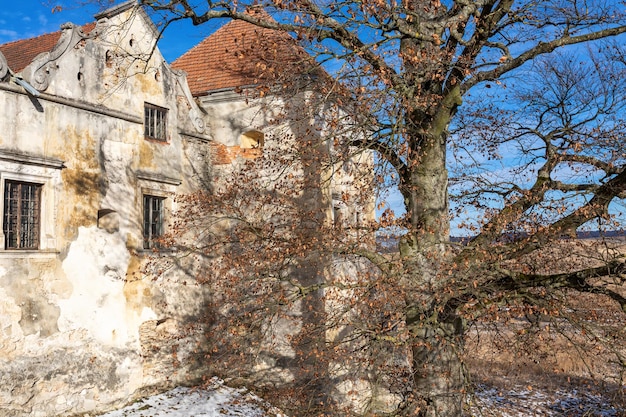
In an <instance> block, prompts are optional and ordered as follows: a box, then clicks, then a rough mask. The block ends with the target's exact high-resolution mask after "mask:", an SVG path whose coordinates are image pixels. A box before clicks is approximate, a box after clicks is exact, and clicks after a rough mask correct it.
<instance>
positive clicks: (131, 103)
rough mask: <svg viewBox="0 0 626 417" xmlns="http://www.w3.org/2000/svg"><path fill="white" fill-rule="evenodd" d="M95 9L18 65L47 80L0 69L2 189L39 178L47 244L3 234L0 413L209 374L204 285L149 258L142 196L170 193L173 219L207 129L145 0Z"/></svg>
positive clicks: (109, 398) (196, 168)
mask: <svg viewBox="0 0 626 417" xmlns="http://www.w3.org/2000/svg"><path fill="white" fill-rule="evenodd" d="M97 19H98V22H97V25H96V27H95V29H94V30H93V31H92V32H90V33H89V34H85V33H82V32H81V30H80V29H79V28H78V27H75V26H72V25H68V26H66V27H65V29H64V30H63V33H62V35H61V38H60V40H59V42H58V44H57V46H56V47H55V48H54V49H53V50H52V51H50V52H48V53H44V54H42V55H39V56H38V57H37V58H35V59H34V61H33V62H32V63H31V64H30V65H29V66H28V67H26V68H25V69H24V70H23V71H22V76H23V78H24V79H25V80H26V81H27V82H28V83H29V84H30V85H31V86H33V87H34V88H35V89H37V90H38V91H39V93H38V95H37V96H33V95H29V94H27V93H26V91H25V90H24V89H23V88H22V87H20V86H18V85H17V84H15V83H14V82H13V81H12V80H11V77H10V75H9V74H8V73H7V74H5V75H4V78H3V79H2V81H1V82H0V108H2V110H3V112H2V115H1V116H0V195H2V196H4V188H5V184H6V180H18V181H24V182H27V183H33V184H37V185H38V186H40V189H41V196H40V207H41V218H40V231H39V236H38V239H39V248H38V249H36V250H24V249H5V246H4V244H2V245H1V246H0V368H1V369H2V372H1V373H0V410H1V411H0V414H2V415H3V416H54V415H72V414H75V413H78V412H90V411H93V410H95V409H99V410H100V411H102V410H104V409H106V408H111V407H114V406H117V405H120V404H122V403H124V402H126V401H128V400H129V398H131V397H132V396H133V395H138V394H139V393H141V392H142V391H145V390H146V389H149V387H158V386H164V385H171V384H175V383H181V382H185V381H189V380H190V379H191V378H194V377H197V376H199V375H200V373H198V372H195V371H198V370H200V367H201V366H202V363H201V362H200V361H199V360H200V359H199V360H195V359H193V358H192V356H193V357H197V358H202V343H201V340H198V339H194V338H190V337H189V334H190V333H193V334H196V335H200V337H201V335H202V332H201V331H200V332H190V331H189V329H188V323H189V322H190V321H194V320H195V321H196V322H198V323H201V322H202V316H203V315H204V314H205V302H206V300H207V296H208V294H207V291H206V289H204V288H203V287H200V286H197V285H194V277H192V276H187V275H185V273H184V272H182V271H181V270H178V271H175V273H174V272H173V273H169V274H164V275H161V276H160V277H159V278H158V279H156V280H153V278H152V277H148V276H146V275H145V274H143V273H142V271H143V269H142V268H145V265H146V264H147V262H149V260H150V257H151V256H152V255H153V254H152V252H151V251H150V250H144V248H143V236H142V227H143V210H142V204H143V195H144V194H149V195H154V196H159V197H163V198H164V199H165V200H164V207H165V210H166V218H165V222H166V224H167V222H168V217H167V216H168V213H170V212H171V211H172V210H173V209H175V202H174V198H173V197H174V195H175V194H176V193H183V192H187V191H189V190H190V189H195V188H197V187H198V186H200V185H203V186H205V185H207V181H208V180H210V176H211V173H210V166H209V164H208V161H209V151H208V150H209V145H208V141H209V136H208V130H207V129H206V128H205V127H204V125H205V121H204V120H203V119H202V113H201V112H200V110H199V108H198V107H197V105H196V104H195V102H194V101H193V100H192V99H191V94H190V93H189V90H188V88H187V85H186V81H185V78H184V76H183V75H182V74H180V73H177V72H175V71H173V70H171V69H170V67H169V65H168V64H167V63H166V62H165V61H164V59H163V57H162V56H161V54H160V52H159V51H158V49H157V48H155V46H154V45H155V36H156V31H155V29H154V27H153V25H152V23H151V22H150V20H149V19H148V18H147V16H146V15H145V13H144V12H143V11H142V10H141V9H139V8H137V7H135V6H134V2H128V3H124V4H122V5H121V6H118V7H116V8H114V9H111V10H109V11H107V12H105V13H103V14H101V15H99V16H97ZM0 61H2V60H1V59H0ZM144 103H150V104H153V105H156V106H159V107H162V108H165V109H167V136H166V140H165V141H157V140H148V139H146V138H145V137H144ZM190 148H193V152H191V153H190V152H188V151H189V149H190ZM190 154H191V155H192V156H193V158H190V157H189V156H190ZM197 155H206V156H207V157H206V158H200V159H199V158H197ZM4 210H5V209H4V207H3V206H2V205H0V214H2V213H4ZM0 240H2V239H0ZM0 243H4V242H3V241H2V242H0ZM183 281H184V284H185V285H183V284H182V282H183ZM198 326H200V324H198ZM196 330H197V329H196ZM194 372H195V373H194Z"/></svg>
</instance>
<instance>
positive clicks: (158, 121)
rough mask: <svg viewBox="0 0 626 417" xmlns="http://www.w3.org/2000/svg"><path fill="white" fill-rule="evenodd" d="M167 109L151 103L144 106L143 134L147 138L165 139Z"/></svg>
mask: <svg viewBox="0 0 626 417" xmlns="http://www.w3.org/2000/svg"><path fill="white" fill-rule="evenodd" d="M166 120H167V109H164V108H163V107H158V106H155V105H152V104H148V103H146V104H145V107H144V135H145V136H146V138H147V139H155V140H161V141H165V140H167V134H166V132H167V129H166V128H167V123H166Z"/></svg>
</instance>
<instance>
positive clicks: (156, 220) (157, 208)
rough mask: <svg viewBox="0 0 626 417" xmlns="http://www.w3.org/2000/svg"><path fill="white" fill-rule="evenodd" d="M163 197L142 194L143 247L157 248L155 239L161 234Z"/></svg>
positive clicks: (157, 244) (157, 243)
mask: <svg viewBox="0 0 626 417" xmlns="http://www.w3.org/2000/svg"><path fill="white" fill-rule="evenodd" d="M164 200H165V198H164V197H155V196H152V195H144V196H143V247H144V248H145V249H151V248H158V247H159V242H158V241H156V240H155V239H157V238H158V237H160V236H163V201H164Z"/></svg>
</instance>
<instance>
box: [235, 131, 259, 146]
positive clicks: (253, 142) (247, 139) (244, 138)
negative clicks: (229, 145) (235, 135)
mask: <svg viewBox="0 0 626 417" xmlns="http://www.w3.org/2000/svg"><path fill="white" fill-rule="evenodd" d="M240 140H241V148H242V149H261V148H263V142H264V140H265V135H264V134H263V132H259V131H258V130H250V131H248V132H246V133H243V134H242V135H241V137H240Z"/></svg>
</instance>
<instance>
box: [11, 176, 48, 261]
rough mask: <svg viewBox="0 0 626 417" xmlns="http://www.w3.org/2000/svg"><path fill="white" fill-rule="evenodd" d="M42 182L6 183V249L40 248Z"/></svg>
mask: <svg viewBox="0 0 626 417" xmlns="http://www.w3.org/2000/svg"><path fill="white" fill-rule="evenodd" d="M40 208H41V184H33V183H28V182H22V181H9V180H7V181H6V182H5V183H4V222H3V231H4V238H5V243H4V246H5V249H38V248H39V226H40V224H39V222H40V217H41V216H40Z"/></svg>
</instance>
